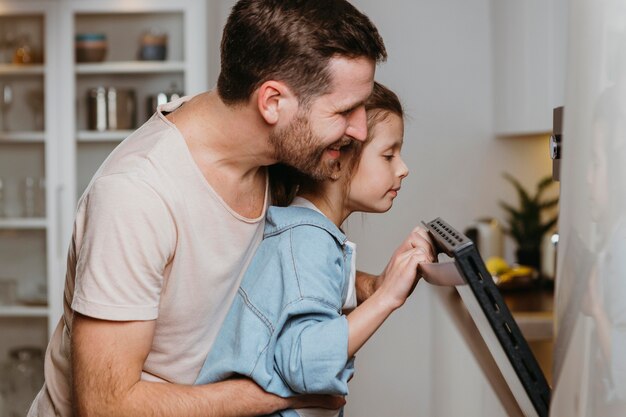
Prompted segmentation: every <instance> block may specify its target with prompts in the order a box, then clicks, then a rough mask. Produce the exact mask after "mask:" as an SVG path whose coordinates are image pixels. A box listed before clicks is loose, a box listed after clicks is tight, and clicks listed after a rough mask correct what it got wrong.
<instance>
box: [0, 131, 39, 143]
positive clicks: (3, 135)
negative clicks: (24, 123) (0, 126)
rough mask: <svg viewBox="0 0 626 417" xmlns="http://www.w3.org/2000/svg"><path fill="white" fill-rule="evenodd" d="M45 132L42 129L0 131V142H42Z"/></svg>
mask: <svg viewBox="0 0 626 417" xmlns="http://www.w3.org/2000/svg"><path fill="white" fill-rule="evenodd" d="M44 140H45V134H44V132H42V131H32V132H30V131H22V132H0V143H2V142H8V143H13V142H28V143H40V142H41V143H43V142H44Z"/></svg>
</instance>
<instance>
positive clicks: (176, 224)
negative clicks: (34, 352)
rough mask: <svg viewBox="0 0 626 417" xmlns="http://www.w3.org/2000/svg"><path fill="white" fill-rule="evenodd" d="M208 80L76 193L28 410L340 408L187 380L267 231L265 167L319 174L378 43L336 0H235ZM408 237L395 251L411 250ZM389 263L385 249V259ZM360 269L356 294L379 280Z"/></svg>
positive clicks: (333, 153)
mask: <svg viewBox="0 0 626 417" xmlns="http://www.w3.org/2000/svg"><path fill="white" fill-rule="evenodd" d="M221 54H222V56H221V58H222V68H221V73H220V76H219V79H218V86H217V91H211V92H207V93H204V94H201V95H198V96H196V97H193V98H191V99H183V100H179V101H177V102H174V103H170V104H168V105H165V106H163V107H162V108H161V109H160V110H159V111H158V112H157V114H156V115H154V116H153V117H152V118H151V119H150V120H149V121H148V122H147V123H146V124H145V125H144V126H142V127H141V128H140V129H138V130H137V131H136V132H135V133H134V134H132V135H131V136H130V137H128V138H127V139H126V140H125V141H124V142H123V143H122V144H121V145H120V146H119V147H118V148H117V149H116V150H115V151H114V152H113V153H112V154H111V156H110V157H109V158H108V160H107V161H106V162H105V163H104V164H103V165H102V167H101V168H100V169H99V170H98V172H97V173H96V174H95V176H94V179H93V180H92V182H91V184H90V186H89V187H88V189H87V190H86V191H85V194H84V195H83V197H82V198H81V200H80V202H79V207H78V212H77V217H76V222H75V225H74V233H73V238H72V243H71V247H70V250H69V255H68V271H67V277H66V287H65V306H64V316H63V319H62V320H61V322H60V323H59V326H58V327H57V330H56V331H55V333H54V335H53V336H52V340H51V342H50V345H49V348H48V351H47V353H46V365H45V373H46V384H45V386H44V388H43V389H42V391H41V392H40V394H39V395H38V397H37V399H36V401H35V403H34V405H33V407H32V408H31V411H30V413H29V415H32V416H52V415H60V416H63V417H65V416H70V415H77V416H91V415H102V416H115V417H119V416H125V415H128V416H143V415H150V416H155V415H168V416H203V417H207V416H254V415H263V414H269V413H271V412H274V411H276V410H280V409H284V408H298V407H307V406H320V407H327V408H337V407H339V406H341V405H342V403H343V400H342V399H340V398H331V397H325V396H313V397H311V396H307V397H299V398H290V399H283V398H279V397H276V396H273V395H270V394H267V393H265V392H263V391H262V390H260V388H258V387H257V386H256V385H255V384H254V383H252V382H251V381H249V380H246V379H240V380H231V381H226V382H222V383H218V384H211V385H204V386H192V385H189V384H192V383H193V381H194V380H195V378H196V375H197V373H198V371H199V369H200V367H201V366H202V363H203V361H204V359H205V357H206V355H207V353H208V351H209V350H210V348H211V346H212V343H213V340H214V338H215V336H216V334H217V331H218V330H219V327H220V324H221V323H222V321H223V319H224V317H225V315H226V313H227V311H228V308H229V306H230V303H231V301H232V299H233V297H234V294H235V292H236V290H237V287H238V284H239V280H240V278H241V274H242V272H243V271H244V270H245V267H246V265H247V263H248V261H249V259H250V258H251V256H252V254H253V253H254V250H255V248H256V247H257V245H258V243H259V241H260V239H261V237H262V232H263V221H264V214H265V209H266V207H267V204H268V201H269V199H268V195H269V194H268V179H267V175H266V169H265V168H264V167H265V166H268V165H271V164H274V163H276V162H278V161H281V162H285V163H287V164H289V165H292V166H294V167H296V168H298V169H299V170H301V171H303V172H305V173H307V174H309V175H312V176H314V177H316V178H328V177H329V176H332V175H333V174H334V173H335V172H336V169H337V167H336V164H337V160H338V159H339V156H340V153H341V147H342V146H343V145H345V144H346V143H349V141H351V140H358V141H362V140H364V139H365V137H366V133H367V132H366V120H365V110H364V106H363V103H364V102H365V100H366V98H367V97H368V96H369V94H370V92H371V90H372V85H373V78H374V70H375V64H376V62H377V61H381V60H383V59H385V57H386V52H385V48H384V45H383V42H382V39H381V38H380V36H379V35H378V32H377V31H376V28H375V27H374V26H373V25H372V23H371V22H370V21H369V19H368V18H367V17H365V16H364V15H363V14H361V13H360V12H358V11H357V10H356V9H355V8H354V7H352V6H351V5H350V4H349V3H347V2H345V1H344V0H316V1H304V0H242V1H240V2H238V3H237V4H236V5H235V6H234V8H233V11H232V13H231V15H230V17H229V19H228V22H227V24H226V27H225V29H224V34H223V40H222V47H221ZM420 233H422V231H419V232H417V231H416V232H414V233H412V234H411V235H410V236H409V237H408V238H407V240H406V241H405V242H404V244H403V245H402V246H401V247H400V248H399V249H398V250H397V251H396V252H397V253H398V254H399V253H403V252H405V251H406V250H407V249H411V248H413V247H416V246H417V247H420V248H423V250H422V252H421V256H422V258H423V259H424V260H429V259H432V250H431V249H430V245H429V242H428V241H427V238H425V237H423V236H422V235H421V234H420ZM393 267H394V260H392V261H391V262H390V265H388V267H387V268H393ZM383 279H384V273H383V275H381V276H380V277H372V276H367V275H365V274H361V276H360V278H359V284H358V288H357V292H358V293H359V298H360V299H364V298H366V297H367V296H368V295H369V294H370V293H371V292H373V291H374V289H375V288H376V287H377V285H378V284H379V283H380V281H381V280H383Z"/></svg>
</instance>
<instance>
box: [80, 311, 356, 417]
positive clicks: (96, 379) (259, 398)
mask: <svg viewBox="0 0 626 417" xmlns="http://www.w3.org/2000/svg"><path fill="white" fill-rule="evenodd" d="M72 323H73V325H72V346H71V356H72V397H73V401H72V402H73V406H74V414H75V415H76V416H78V417H85V416H92V415H98V416H105V417H106V416H111V417H122V416H133V417H141V416H170V417H175V416H185V417H193V416H202V417H214V416H258V415H264V414H270V413H272V412H275V411H277V410H282V409H285V408H301V407H307V406H308V407H310V406H321V407H327V408H338V407H340V406H341V405H343V403H344V401H343V399H341V398H338V397H328V396H309V397H306V398H292V399H284V398H280V397H278V396H275V395H273V394H268V393H266V392H264V391H263V390H262V389H261V388H259V387H258V386H257V385H256V384H255V383H254V382H252V381H250V380H247V379H240V380H230V381H224V382H220V383H216V384H210V385H196V386H193V385H180V384H168V383H158V382H147V381H142V380H141V372H142V368H143V364H144V362H145V360H146V357H147V356H148V353H149V351H150V347H151V345H152V338H153V335H154V327H155V322H154V321H127V322H113V321H106V320H98V319H93V318H90V317H86V316H83V315H81V314H78V313H75V314H74V319H73V322H72Z"/></svg>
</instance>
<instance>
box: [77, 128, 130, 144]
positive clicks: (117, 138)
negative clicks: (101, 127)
mask: <svg viewBox="0 0 626 417" xmlns="http://www.w3.org/2000/svg"><path fill="white" fill-rule="evenodd" d="M133 132H134V130H106V131H104V132H97V131H92V130H79V131H78V133H77V134H76V139H77V140H78V141H79V142H121V141H122V140H124V139H126V138H127V137H128V136H129V135H130V134H131V133H133Z"/></svg>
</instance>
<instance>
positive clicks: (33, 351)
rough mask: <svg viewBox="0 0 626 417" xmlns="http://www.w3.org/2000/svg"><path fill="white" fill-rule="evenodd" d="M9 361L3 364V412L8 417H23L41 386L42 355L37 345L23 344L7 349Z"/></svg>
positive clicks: (42, 379)
mask: <svg viewBox="0 0 626 417" xmlns="http://www.w3.org/2000/svg"><path fill="white" fill-rule="evenodd" d="M9 358H10V359H9V361H8V362H7V363H6V365H5V370H6V378H7V380H6V381H5V384H6V388H5V392H6V398H10V399H11V401H10V403H9V402H5V404H4V406H5V409H6V410H5V413H6V412H7V411H8V413H6V415H8V416H9V417H23V416H25V415H26V414H27V413H28V409H29V408H30V405H31V403H32V402H33V400H34V399H35V396H36V395H37V393H38V392H39V390H40V389H41V387H42V386H43V382H44V376H43V355H42V350H41V349H40V348H38V347H32V346H23V347H16V348H13V349H11V350H10V351H9Z"/></svg>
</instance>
